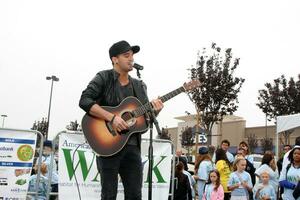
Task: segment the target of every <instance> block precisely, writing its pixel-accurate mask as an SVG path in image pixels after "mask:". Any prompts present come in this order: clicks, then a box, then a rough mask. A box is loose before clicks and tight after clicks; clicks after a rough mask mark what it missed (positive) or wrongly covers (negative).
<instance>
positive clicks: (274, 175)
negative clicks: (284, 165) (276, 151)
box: [255, 152, 279, 192]
mask: <svg viewBox="0 0 300 200" xmlns="http://www.w3.org/2000/svg"><path fill="white" fill-rule="evenodd" d="M264 172H267V173H268V175H269V183H270V185H271V186H272V187H273V188H274V190H275V192H277V190H278V179H279V173H278V170H277V167H276V162H275V159H274V155H273V154H272V153H270V152H266V153H265V154H264V156H263V158H262V161H261V166H260V167H259V168H258V169H257V170H256V171H255V175H256V176H258V178H259V183H262V179H261V175H262V173H264Z"/></svg>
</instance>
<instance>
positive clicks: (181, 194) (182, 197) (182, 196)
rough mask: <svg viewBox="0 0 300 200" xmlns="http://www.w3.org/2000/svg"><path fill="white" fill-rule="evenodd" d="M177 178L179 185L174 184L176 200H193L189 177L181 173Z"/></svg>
mask: <svg viewBox="0 0 300 200" xmlns="http://www.w3.org/2000/svg"><path fill="white" fill-rule="evenodd" d="M176 178H177V183H176V184H174V185H175V188H174V200H192V191H191V186H190V182H189V178H188V177H187V175H185V174H183V173H180V175H179V176H176Z"/></svg>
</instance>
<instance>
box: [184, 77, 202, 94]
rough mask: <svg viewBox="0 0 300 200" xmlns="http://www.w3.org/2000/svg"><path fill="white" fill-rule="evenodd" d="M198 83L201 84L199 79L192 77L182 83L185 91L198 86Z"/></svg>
mask: <svg viewBox="0 0 300 200" xmlns="http://www.w3.org/2000/svg"><path fill="white" fill-rule="evenodd" d="M200 85H201V83H200V81H199V80H196V79H193V80H191V81H189V82H187V83H184V84H183V88H184V89H185V91H186V92H187V91H190V90H193V89H195V88H197V87H199V86H200Z"/></svg>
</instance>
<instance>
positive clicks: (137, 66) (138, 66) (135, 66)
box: [132, 63, 144, 70]
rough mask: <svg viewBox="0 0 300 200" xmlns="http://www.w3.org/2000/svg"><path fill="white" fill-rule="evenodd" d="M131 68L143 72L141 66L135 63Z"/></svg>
mask: <svg viewBox="0 0 300 200" xmlns="http://www.w3.org/2000/svg"><path fill="white" fill-rule="evenodd" d="M132 67H133V68H135V69H136V70H143V69H144V67H143V66H142V65H139V64H137V63H134V64H133V66H132Z"/></svg>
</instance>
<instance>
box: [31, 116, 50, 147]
mask: <svg viewBox="0 0 300 200" xmlns="http://www.w3.org/2000/svg"><path fill="white" fill-rule="evenodd" d="M47 128H48V120H47V118H44V117H43V118H42V120H38V121H34V123H33V125H32V127H31V130H36V131H39V132H40V133H41V134H42V135H43V137H44V140H45V138H46V134H47ZM40 142H41V138H40V137H39V136H38V138H37V146H38V147H39V146H40Z"/></svg>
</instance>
